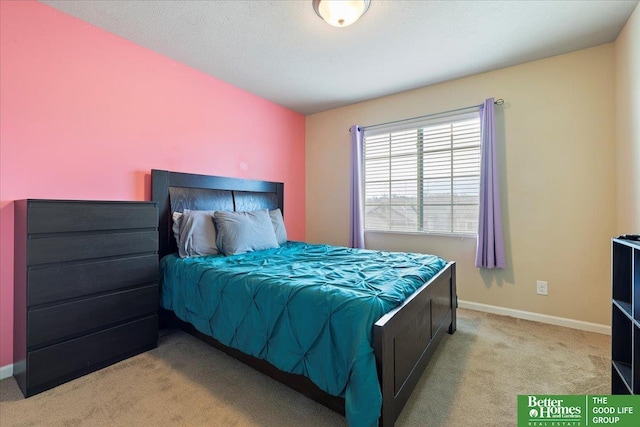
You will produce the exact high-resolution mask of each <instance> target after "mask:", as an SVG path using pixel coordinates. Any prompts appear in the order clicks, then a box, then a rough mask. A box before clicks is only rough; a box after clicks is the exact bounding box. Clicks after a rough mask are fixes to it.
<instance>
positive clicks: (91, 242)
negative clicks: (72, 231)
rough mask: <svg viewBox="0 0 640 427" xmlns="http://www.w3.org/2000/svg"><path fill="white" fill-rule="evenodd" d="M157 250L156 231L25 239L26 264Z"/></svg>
mask: <svg viewBox="0 0 640 427" xmlns="http://www.w3.org/2000/svg"><path fill="white" fill-rule="evenodd" d="M157 251H158V232H157V231H142V232H133V233H131V232H128V233H109V234H85V235H80V236H59V237H45V238H32V239H29V240H28V241H27V253H28V255H27V264H28V265H37V264H48V263H54V262H64V261H78V260H86V259H91V258H102V257H112V256H119V255H130V254H137V253H144V252H157Z"/></svg>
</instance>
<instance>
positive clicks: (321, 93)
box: [42, 0, 638, 114]
mask: <svg viewBox="0 0 640 427" xmlns="http://www.w3.org/2000/svg"><path fill="white" fill-rule="evenodd" d="M42 3H45V4H47V5H50V6H52V7H54V8H56V9H59V10H61V11H63V12H66V13H68V14H70V15H73V16H76V17H78V18H80V19H82V20H84V21H86V22H89V23H91V24H94V25H96V26H98V27H100V28H103V29H105V30H107V31H109V32H111V33H114V34H117V35H119V36H121V37H124V38H125V39H128V40H131V41H133V42H134V43H136V44H138V45H140V46H143V47H145V48H148V49H151V50H153V51H155V52H158V53H160V54H162V55H165V56H167V57H169V58H173V59H175V60H177V61H179V62H182V63H184V64H187V65H189V66H191V67H193V68H195V69H198V70H200V71H203V72H205V73H208V74H210V75H211V76H214V77H216V78H218V79H220V80H223V81H225V82H227V83H230V84H232V85H234V86H236V87H239V88H242V89H245V90H247V91H249V92H251V93H254V94H256V95H258V96H261V97H263V98H266V99H269V100H271V101H273V102H275V103H277V104H280V105H282V106H284V107H287V108H289V109H291V110H294V111H297V112H300V113H302V114H312V113H316V112H320V111H324V110H328V109H332V108H336V107H340V106H344V105H348V104H353V103H355V102H359V101H364V100H367V99H372V98H377V97H380V96H384V95H389V94H392V93H397V92H401V91H405V90H410V89H415V88H418V87H422V86H427V85H431V84H435V83H439V82H443V81H447V80H451V79H455V78H460V77H464V76H469V75H472V74H477V73H481V72H486V71H491V70H495V69H499V68H503V67H507V66H511V65H516V64H521V63H524V62H528V61H534V60H537V59H541V58H545V57H549V56H554V55H559V54H563V53H566V52H570V51H574V50H578V49H584V48H587V47H591V46H596V45H599V44H602V43H607V42H612V41H614V40H615V39H616V37H617V35H618V34H619V33H620V31H621V29H622V28H623V26H624V24H625V23H626V21H627V19H628V18H629V16H630V15H631V13H632V12H633V10H634V9H635V7H636V5H637V3H638V1H637V0H629V1H615V0H606V1H598V0H582V1H580V0H578V1H576V0H573V1H564V0H555V1H525V0H523V1H516V0H511V1H472V0H467V1H416V0H413V1H403V0H388V1H383V0H372V1H371V6H370V7H369V10H368V11H367V13H366V14H365V15H364V16H363V17H362V18H361V19H360V20H359V21H358V22H356V23H355V24H354V25H352V26H350V27H347V28H335V27H331V26H329V25H328V24H326V23H325V22H324V21H322V20H321V19H320V18H319V17H318V16H317V15H316V14H315V12H314V10H313V8H312V6H311V3H312V2H311V0H257V1H243V0H233V1H232V0H208V1H185V0H180V1H168V0H164V1H149V0H143V1H135V0H129V1H104V0H97V1H94V0H42Z"/></svg>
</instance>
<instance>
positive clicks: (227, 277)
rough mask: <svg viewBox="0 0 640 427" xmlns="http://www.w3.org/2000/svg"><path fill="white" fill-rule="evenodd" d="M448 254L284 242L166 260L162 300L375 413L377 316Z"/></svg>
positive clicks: (362, 411) (357, 411)
mask: <svg viewBox="0 0 640 427" xmlns="http://www.w3.org/2000/svg"><path fill="white" fill-rule="evenodd" d="M445 266H446V262H445V261H444V260H443V259H441V258H438V257H436V256H433V255H425V254H416V253H399V252H382V251H373V250H365V249H351V248H345V247H340V246H330V245H313V244H307V243H302V242H287V243H285V244H283V245H282V246H280V247H279V248H277V249H267V250H262V251H256V252H250V253H245V254H240V255H234V256H222V255H215V256H207V257H198V258H184V259H181V258H180V257H179V256H178V255H177V254H171V255H167V256H166V257H164V258H163V259H162V260H161V263H160V271H161V278H160V279H161V289H162V291H161V304H162V306H163V307H164V308H165V309H168V310H172V311H173V312H174V313H175V314H176V315H177V316H178V317H179V318H180V319H182V320H184V321H186V322H189V323H191V324H192V325H194V326H195V328H196V329H198V330H199V331H200V332H202V333H204V334H206V335H209V336H211V337H213V338H215V339H217V340H218V341H220V342H221V343H222V344H225V345H227V346H229V347H233V348H236V349H238V350H240V351H242V352H244V353H246V354H249V355H252V356H254V357H257V358H260V359H264V360H266V361H268V362H269V363H271V364H272V365H274V366H275V367H277V368H279V369H280V370H282V371H286V372H290V373H294V374H300V375H304V376H306V377H307V378H309V379H310V380H311V381H313V382H314V383H315V384H316V385H317V386H318V387H319V388H321V389H322V390H324V391H326V392H327V393H329V394H332V395H334V396H340V397H344V398H345V412H346V418H347V422H348V424H349V425H350V426H352V427H359V426H366V427H370V426H374V425H377V423H378V418H379V416H380V409H381V405H382V395H381V392H380V385H379V382H378V376H377V371H376V362H375V355H374V350H373V335H372V334H373V325H374V323H375V322H376V321H377V320H378V319H379V318H380V317H382V316H383V315H384V314H385V313H387V312H389V311H391V310H392V309H393V308H394V307H396V306H398V305H399V304H401V303H402V301H404V300H405V299H406V298H407V297H408V296H409V295H411V294H412V293H413V292H414V291H415V290H416V289H417V288H419V287H420V286H421V285H423V284H424V283H425V282H427V281H429V280H430V279H431V278H432V277H433V276H434V275H435V274H436V273H437V272H438V271H440V270H441V269H442V268H444V267H445Z"/></svg>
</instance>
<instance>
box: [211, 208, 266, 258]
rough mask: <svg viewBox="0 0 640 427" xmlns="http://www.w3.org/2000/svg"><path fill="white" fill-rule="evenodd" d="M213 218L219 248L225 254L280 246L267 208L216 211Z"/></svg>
mask: <svg viewBox="0 0 640 427" xmlns="http://www.w3.org/2000/svg"><path fill="white" fill-rule="evenodd" d="M213 220H214V222H215V224H216V232H217V237H216V242H217V244H218V249H219V250H220V252H222V253H223V254H225V255H235V254H242V253H245V252H252V251H259V250H262V249H271V248H277V247H279V245H278V241H277V239H276V233H275V231H274V230H273V225H271V217H270V216H269V211H268V210H266V209H264V210H260V211H253V212H223V211H216V213H215V215H214V216H213Z"/></svg>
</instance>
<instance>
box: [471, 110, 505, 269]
mask: <svg viewBox="0 0 640 427" xmlns="http://www.w3.org/2000/svg"><path fill="white" fill-rule="evenodd" d="M493 110H494V107H493V98H489V99H486V100H485V101H484V104H483V105H482V106H481V107H480V126H481V135H482V136H481V138H482V142H481V144H482V148H481V159H480V216H479V222H478V246H477V248H476V267H479V268H505V260H504V243H503V239H502V217H501V214H500V186H499V185H498V164H497V160H496V138H495V124H494V111H493Z"/></svg>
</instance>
